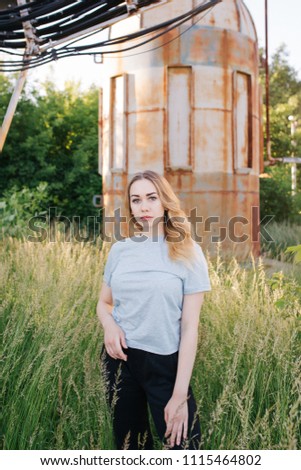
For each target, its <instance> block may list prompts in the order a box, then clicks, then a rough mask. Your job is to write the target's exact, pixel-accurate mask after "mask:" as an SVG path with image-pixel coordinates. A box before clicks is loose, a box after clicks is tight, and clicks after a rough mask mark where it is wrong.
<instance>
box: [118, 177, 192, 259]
mask: <svg viewBox="0 0 301 470" xmlns="http://www.w3.org/2000/svg"><path fill="white" fill-rule="evenodd" d="M142 179H146V180H149V181H150V182H151V183H153V185H154V186H155V188H156V190H157V193H158V195H159V198H160V200H161V203H162V205H163V207H164V235H165V240H166V242H167V243H168V254H169V257H170V259H172V260H175V261H176V260H182V261H184V263H185V264H191V262H192V261H193V260H194V259H195V256H196V250H195V249H194V242H193V239H192V227H191V223H190V222H189V221H188V219H187V216H186V214H185V212H184V211H183V210H182V209H181V207H180V201H179V199H178V197H177V196H176V195H175V193H174V192H173V190H172V187H171V185H170V184H169V182H168V181H167V180H166V178H164V176H161V175H159V174H158V173H156V172H155V171H151V170H146V171H142V172H139V173H136V174H135V175H134V176H133V177H132V179H131V181H130V182H129V184H128V188H127V200H126V209H127V216H128V221H129V222H128V224H127V230H128V233H127V236H132V235H133V234H134V232H136V233H137V232H139V231H141V232H142V226H141V225H140V224H138V223H137V221H136V219H135V218H134V217H133V215H132V213H131V206H130V189H131V186H132V184H133V183H134V182H135V181H138V180H142Z"/></svg>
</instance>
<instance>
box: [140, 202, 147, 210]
mask: <svg viewBox="0 0 301 470" xmlns="http://www.w3.org/2000/svg"><path fill="white" fill-rule="evenodd" d="M141 210H143V211H144V210H148V201H142V202H141Z"/></svg>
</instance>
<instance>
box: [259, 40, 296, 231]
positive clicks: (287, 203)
mask: <svg viewBox="0 0 301 470" xmlns="http://www.w3.org/2000/svg"><path fill="white" fill-rule="evenodd" d="M264 79H265V77H264V68H262V70H261V80H262V83H264ZM263 90H264V102H265V88H264V87H263ZM263 116H264V123H265V106H264V109H263ZM289 116H294V118H295V119H296V120H297V121H298V122H299V123H300V125H299V126H297V128H296V132H295V136H294V141H295V145H293V144H292V136H291V124H290V121H289V119H288V117H289ZM270 132H271V147H272V157H273V158H282V157H288V156H291V155H292V152H294V154H295V156H301V81H300V80H299V78H298V74H297V71H296V70H295V69H294V68H293V67H292V66H291V65H290V64H289V54H288V51H287V49H286V46H284V45H282V46H280V47H279V49H278V50H277V51H276V52H275V54H274V55H273V56H272V59H271V64H270ZM265 137H266V136H265ZM290 171H291V169H290V165H288V164H282V163H277V164H276V165H275V166H273V167H267V168H266V170H265V172H266V173H267V175H268V178H264V179H261V181H260V197H261V213H262V215H263V216H264V215H268V214H272V215H274V216H275V219H276V220H277V221H282V220H290V221H294V222H299V221H300V220H301V217H300V213H301V193H300V189H299V190H298V193H297V195H296V196H294V197H292V193H291V175H290ZM297 185H298V187H299V188H300V186H301V174H300V168H299V169H298V183H297Z"/></svg>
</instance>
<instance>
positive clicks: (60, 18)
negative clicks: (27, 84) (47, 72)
mask: <svg viewBox="0 0 301 470" xmlns="http://www.w3.org/2000/svg"><path fill="white" fill-rule="evenodd" d="M221 1H222V0H210V1H208V2H206V3H205V4H202V5H199V6H197V7H196V8H194V9H192V10H190V11H188V12H186V13H185V14H183V15H180V16H177V17H176V18H173V19H171V20H168V21H165V22H163V23H160V24H157V25H154V26H152V27H150V28H146V29H143V30H140V31H138V32H135V33H133V34H129V35H126V36H122V37H118V38H114V39H106V40H104V41H100V42H96V43H91V44H86V45H81V46H75V45H74V44H75V43H76V42H78V41H80V40H82V39H83V37H82V36H81V37H80V39H77V40H76V41H72V42H71V43H69V44H67V45H65V46H60V47H53V43H54V42H55V41H58V40H62V39H65V40H66V41H67V40H68V38H70V36H71V35H73V34H76V33H80V32H82V33H83V35H84V33H85V31H87V29H89V28H91V27H95V26H96V27H97V26H98V25H99V29H98V28H97V31H94V32H93V34H96V33H98V32H99V31H102V30H104V29H106V27H107V26H106V27H104V26H102V25H103V24H104V23H105V22H107V21H108V20H114V19H116V22H117V21H118V19H120V17H122V16H124V15H127V13H128V7H127V3H126V2H125V1H124V0H108V1H105V0H98V1H95V0H77V1H75V0H43V1H42V0H35V1H34V2H31V3H28V4H26V5H22V6H18V7H15V8H11V9H9V10H2V11H0V46H2V49H0V52H4V53H8V54H12V55H14V56H20V57H22V59H21V58H20V60H17V61H16V60H8V61H0V72H16V71H20V70H24V69H28V68H34V67H38V66H40V65H43V64H46V63H49V62H51V61H53V60H58V59H61V58H65V57H71V56H75V55H95V54H102V55H104V54H115V53H120V52H125V51H129V50H132V49H135V48H137V47H140V46H142V45H144V44H147V43H148V42H150V41H153V40H154V39H156V38H158V37H160V36H162V35H163V34H166V33H167V32H169V31H171V30H172V29H175V28H177V27H179V26H180V25H182V24H183V23H185V22H186V21H188V20H189V19H191V18H193V17H195V16H196V15H198V14H199V13H201V12H204V11H207V10H208V9H210V8H212V7H213V6H215V5H216V4H217V3H220V2H221ZM157 2H158V0H142V1H138V2H136V4H137V6H138V8H141V7H144V6H148V5H151V4H152V3H157ZM25 21H30V23H31V24H32V26H33V28H34V33H35V36H36V37H37V38H38V42H39V45H40V46H44V47H43V49H44V50H43V52H40V53H39V55H37V56H34V57H30V58H29V57H26V54H25V55H23V54H21V53H17V52H14V50H16V49H22V48H24V49H26V40H25V37H24V30H23V22H25ZM113 22H114V21H113ZM154 33H157V34H154ZM91 35H92V34H89V35H88V37H89V36H91ZM147 36H150V37H147ZM139 38H142V40H141V41H140V42H137V41H136V42H135V44H133V45H132V46H131V45H129V46H127V47H125V48H118V49H117V50H112V49H109V50H108V49H106V48H108V47H110V48H112V46H115V45H118V46H120V45H123V44H127V43H129V42H130V41H132V40H137V39H139ZM95 49H98V50H97V51H95Z"/></svg>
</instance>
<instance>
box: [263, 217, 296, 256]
mask: <svg viewBox="0 0 301 470" xmlns="http://www.w3.org/2000/svg"><path fill="white" fill-rule="evenodd" d="M266 230H267V232H268V234H269V235H270V238H271V239H270V240H266V239H265V238H264V237H261V245H262V250H263V251H264V252H265V254H266V255H267V256H269V257H271V258H276V259H278V260H279V261H292V259H293V256H292V254H287V253H285V250H286V248H288V247H289V246H295V245H299V244H300V243H301V226H300V225H297V224H292V223H290V222H271V223H270V224H268V226H267V227H266ZM265 235H266V234H265Z"/></svg>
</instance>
